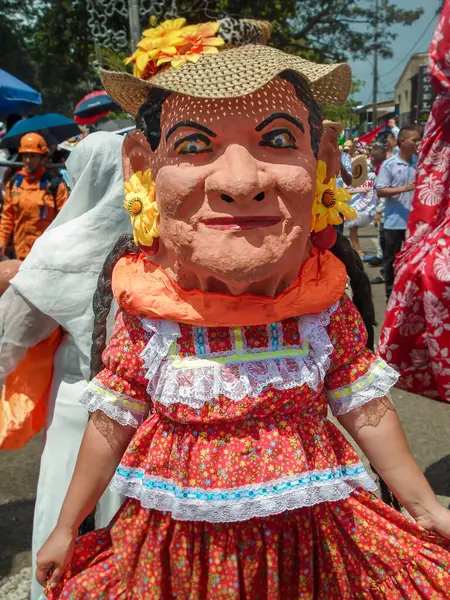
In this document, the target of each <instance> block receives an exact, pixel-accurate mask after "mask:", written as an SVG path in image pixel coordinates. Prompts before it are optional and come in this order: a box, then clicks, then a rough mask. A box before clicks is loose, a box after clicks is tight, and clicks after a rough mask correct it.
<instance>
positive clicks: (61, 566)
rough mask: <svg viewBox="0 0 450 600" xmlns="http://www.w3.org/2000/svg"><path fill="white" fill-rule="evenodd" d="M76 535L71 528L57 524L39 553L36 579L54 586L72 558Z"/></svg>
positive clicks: (44, 584)
mask: <svg viewBox="0 0 450 600" xmlns="http://www.w3.org/2000/svg"><path fill="white" fill-rule="evenodd" d="M75 539H76V535H75V534H74V533H73V531H72V530H71V529H67V528H64V527H61V526H58V525H57V526H56V527H55V529H54V530H53V531H52V533H51V534H50V537H49V538H48V540H47V541H46V542H45V544H44V545H43V546H42V548H41V549H40V550H39V552H38V553H37V557H36V579H37V580H38V582H39V583H40V585H42V586H43V587H45V586H46V585H47V583H49V584H50V587H51V588H54V587H55V586H56V584H57V583H58V582H59V580H60V579H61V577H62V575H63V573H64V570H65V568H66V567H67V565H68V564H69V562H70V561H71V559H72V555H73V549H74V544H75Z"/></svg>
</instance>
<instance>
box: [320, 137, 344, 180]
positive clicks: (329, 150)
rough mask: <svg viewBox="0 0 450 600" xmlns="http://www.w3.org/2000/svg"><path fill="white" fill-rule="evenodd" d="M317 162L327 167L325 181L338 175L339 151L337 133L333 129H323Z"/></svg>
mask: <svg viewBox="0 0 450 600" xmlns="http://www.w3.org/2000/svg"><path fill="white" fill-rule="evenodd" d="M318 158H319V160H323V162H324V163H325V164H326V165H327V180H328V181H329V180H330V179H332V178H333V177H337V176H338V175H339V168H340V164H341V151H340V150H339V144H338V133H337V131H336V129H334V128H333V127H324V130H323V133H322V137H321V138H320V144H319V153H318Z"/></svg>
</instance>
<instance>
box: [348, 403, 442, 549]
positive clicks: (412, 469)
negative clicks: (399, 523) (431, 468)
mask: <svg viewBox="0 0 450 600" xmlns="http://www.w3.org/2000/svg"><path fill="white" fill-rule="evenodd" d="M338 420H339V422H340V424H341V425H342V426H343V427H344V429H346V431H348V433H349V434H350V435H351V436H352V438H353V439H354V440H355V442H356V443H357V444H358V446H359V447H360V448H361V450H362V451H363V452H364V454H365V455H366V456H367V458H368V459H369V461H370V463H371V464H372V465H373V466H374V467H375V469H376V471H377V473H378V474H379V475H380V477H382V479H383V480H384V481H385V482H386V484H387V485H388V487H389V488H390V489H391V490H392V492H393V493H394V495H395V496H396V498H397V499H398V500H399V502H400V503H401V504H402V505H403V506H404V507H405V508H406V510H407V511H408V512H409V514H410V515H411V516H412V517H414V519H415V520H416V521H417V523H418V524H419V525H421V526H422V527H425V528H426V529H432V530H436V531H437V532H438V533H440V534H441V535H443V536H445V537H448V538H450V511H448V510H447V509H446V508H444V507H443V506H442V505H441V504H440V502H439V500H438V499H437V497H436V495H435V494H434V492H433V490H432V489H431V487H430V484H429V483H428V481H427V480H426V478H425V476H424V474H423V473H422V471H421V469H420V468H419V466H418V464H417V463H416V461H415V460H414V457H413V455H412V453H411V450H410V448H409V445H408V441H407V439H406V436H405V433H404V431H403V428H402V425H401V423H400V420H399V418H398V415H397V412H396V411H395V408H394V407H393V406H392V404H391V402H390V400H389V399H388V398H386V397H383V398H377V399H374V400H372V401H371V402H369V403H368V404H365V405H363V406H361V407H359V408H356V409H355V410H352V411H350V412H348V413H346V414H343V415H341V416H339V417H338Z"/></svg>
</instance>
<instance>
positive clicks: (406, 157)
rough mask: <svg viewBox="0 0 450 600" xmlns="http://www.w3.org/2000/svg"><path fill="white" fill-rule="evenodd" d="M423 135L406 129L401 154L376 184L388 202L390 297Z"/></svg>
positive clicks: (387, 278) (386, 272)
mask: <svg viewBox="0 0 450 600" xmlns="http://www.w3.org/2000/svg"><path fill="white" fill-rule="evenodd" d="M419 143H420V134H419V131H418V129H417V127H414V126H413V125H408V126H405V127H402V128H401V129H400V132H399V134H398V146H399V148H400V150H399V152H398V154H394V155H392V156H391V157H390V158H388V159H387V160H386V161H385V162H384V163H383V164H382V166H381V169H380V173H379V175H378V179H377V182H376V190H377V195H378V197H379V198H384V199H385V207H384V237H385V249H384V257H383V266H384V280H385V285H386V297H387V298H389V296H390V295H391V292H392V286H393V285H394V261H395V257H396V256H397V254H398V253H399V252H400V250H401V248H402V244H403V242H404V241H405V233H406V226H407V224H408V215H409V211H410V209H411V203H412V199H413V195H414V189H415V183H414V181H415V178H416V154H417V150H418V148H419Z"/></svg>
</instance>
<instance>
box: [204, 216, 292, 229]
mask: <svg viewBox="0 0 450 600" xmlns="http://www.w3.org/2000/svg"><path fill="white" fill-rule="evenodd" d="M280 221H281V218H280V217H269V216H267V217H265V216H248V217H214V218H211V219H203V220H202V221H201V222H202V223H203V225H205V226H206V227H208V229H218V230H221V231H225V230H231V231H243V230H246V229H260V228H262V227H271V226H272V225H277V224H278V223H279V222H280Z"/></svg>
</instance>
